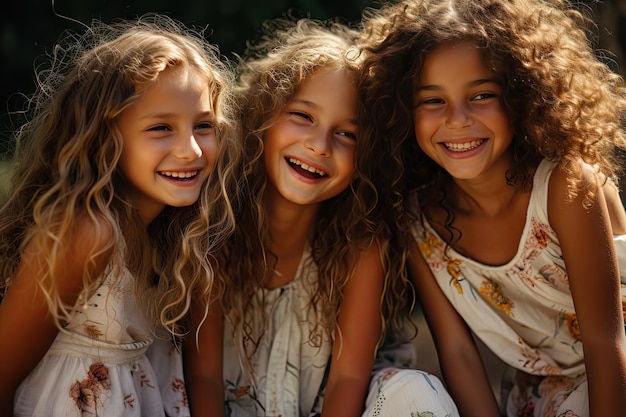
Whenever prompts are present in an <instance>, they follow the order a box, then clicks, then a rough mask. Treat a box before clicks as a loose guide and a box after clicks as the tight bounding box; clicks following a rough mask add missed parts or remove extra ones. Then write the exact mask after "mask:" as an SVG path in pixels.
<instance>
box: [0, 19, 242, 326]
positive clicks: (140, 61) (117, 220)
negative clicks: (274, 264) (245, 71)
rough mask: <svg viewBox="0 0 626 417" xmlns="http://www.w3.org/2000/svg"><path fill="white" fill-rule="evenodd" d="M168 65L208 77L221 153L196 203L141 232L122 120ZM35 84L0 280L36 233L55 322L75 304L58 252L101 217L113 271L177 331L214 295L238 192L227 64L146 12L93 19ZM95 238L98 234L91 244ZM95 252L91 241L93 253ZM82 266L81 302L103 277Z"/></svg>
mask: <svg viewBox="0 0 626 417" xmlns="http://www.w3.org/2000/svg"><path fill="white" fill-rule="evenodd" d="M168 68H183V69H185V70H187V71H190V72H193V73H194V74H195V75H197V76H198V77H199V79H203V80H206V83H207V84H208V85H209V87H210V91H211V99H212V104H213V110H214V112H215V115H216V127H217V131H218V142H219V145H218V157H217V162H216V166H215V168H214V170H213V172H212V173H211V175H210V178H209V179H208V180H207V182H206V184H205V186H204V187H203V190H202V192H201V195H200V198H199V200H198V201H197V202H196V203H195V204H193V205H192V206H188V207H181V208H175V207H166V208H165V210H164V211H163V212H162V213H161V214H160V215H159V216H158V217H157V218H156V219H155V220H154V221H153V222H152V223H151V224H150V225H149V227H148V230H146V228H145V227H144V226H143V224H142V223H141V220H140V218H139V215H138V213H137V211H136V210H135V208H134V207H133V206H132V204H131V202H130V200H129V199H128V197H127V196H126V195H125V191H124V179H123V178H122V175H121V174H120V172H119V170H118V162H119V159H120V155H121V152H122V143H123V142H122V137H121V135H120V132H119V129H118V127H117V122H118V119H119V116H120V114H121V113H122V112H123V111H124V109H126V108H127V107H128V106H129V105H131V104H132V103H133V102H135V101H136V100H137V99H138V98H139V97H141V95H142V94H143V93H144V92H145V91H146V90H147V89H148V88H149V87H150V86H151V85H152V84H153V83H154V82H155V81H156V80H157V78H158V76H159V74H161V73H162V72H163V71H165V70H166V69H168ZM37 81H38V86H37V90H36V92H35V94H34V96H33V97H32V99H31V101H30V103H31V116H30V118H29V120H28V122H27V123H26V124H25V125H24V126H23V128H22V129H20V130H19V131H18V132H17V135H16V136H17V146H16V157H15V164H14V174H13V186H12V190H11V193H10V195H9V197H8V199H7V201H6V202H5V203H4V205H3V206H2V208H1V209H0V271H1V272H0V273H1V276H0V289H2V291H4V290H5V289H6V288H7V287H8V286H9V285H10V284H11V277H12V276H13V274H14V273H15V271H16V268H17V266H18V264H19V263H20V260H21V254H22V251H23V250H24V248H25V247H26V246H27V245H28V244H29V243H31V242H32V243H33V244H34V245H35V247H36V249H37V250H39V251H40V253H42V254H43V256H44V257H45V259H46V262H47V265H48V268H47V270H46V271H43V273H42V275H41V276H38V277H37V280H38V284H39V288H40V289H41V290H42V291H43V293H44V294H45V296H46V298H47V301H48V304H49V308H50V312H51V313H52V315H53V317H55V319H56V320H57V323H61V322H62V321H63V320H65V319H67V318H68V316H69V314H70V313H71V311H72V310H73V307H74V306H70V305H64V304H63V302H62V301H61V300H60V298H59V296H58V282H59V281H60V280H62V279H63V277H62V276H57V275H55V274H54V273H53V272H52V271H55V270H58V268H56V263H57V259H56V256H55V254H56V253H57V252H59V251H61V249H62V247H63V245H64V244H65V243H66V242H67V241H68V239H70V238H71V236H72V233H73V230H74V225H75V219H76V218H77V217H78V216H82V217H87V218H88V219H91V220H92V221H93V224H94V225H95V228H96V235H100V236H103V233H105V230H104V229H103V225H106V227H107V228H108V229H110V231H111V233H112V236H113V238H112V239H111V240H110V242H109V244H108V247H106V248H101V249H102V252H104V251H110V253H111V254H112V255H111V257H110V260H109V262H110V264H111V265H112V267H113V268H116V269H114V271H115V270H116V271H118V272H119V271H120V269H121V268H124V267H127V268H128V269H129V270H130V271H131V273H132V274H133V275H134V277H135V282H136V287H137V288H136V289H137V292H136V293H137V294H138V295H141V296H138V297H137V301H138V303H139V304H140V305H141V306H142V307H143V308H144V310H145V313H146V314H147V315H148V317H149V318H150V319H151V322H152V323H160V325H161V326H164V327H166V328H167V329H169V330H170V331H171V332H173V333H174V334H179V333H180V332H182V331H184V330H185V329H184V328H183V327H184V326H182V323H183V322H182V321H181V319H182V318H183V317H185V316H186V314H187V311H188V309H189V304H190V300H191V297H192V295H193V296H194V297H204V296H205V295H207V294H208V293H209V291H210V288H211V284H212V280H213V273H212V265H213V261H212V258H211V253H212V252H213V251H214V249H215V248H217V247H218V246H219V245H220V244H221V243H222V242H223V241H224V240H225V238H226V236H227V235H228V234H229V233H230V231H231V230H232V229H233V224H234V221H233V212H232V209H231V205H230V201H229V198H228V193H225V192H224V191H225V190H232V189H233V186H232V184H233V181H235V179H234V176H233V175H232V171H231V163H230V162H231V161H235V160H237V159H238V157H239V155H238V154H239V153H240V152H239V149H240V147H239V143H238V142H237V141H235V138H236V135H235V128H234V126H235V125H234V124H233V119H232V108H233V104H234V103H233V101H232V91H231V88H232V84H233V81H234V77H233V75H232V73H231V70H230V69H229V68H228V67H227V66H226V65H225V64H224V63H222V61H221V60H220V58H219V54H218V51H217V49H216V48H215V47H214V46H212V45H211V44H209V43H208V42H207V41H206V40H205V39H204V37H203V34H202V32H200V31H194V30H192V29H191V28H187V27H185V26H183V25H182V24H180V23H178V22H176V21H174V20H172V19H170V18H168V17H166V16H160V15H146V16H143V17H141V18H139V19H137V20H133V21H116V22H114V23H112V24H110V25H107V24H104V23H102V22H98V21H94V22H93V23H92V25H91V26H90V27H89V28H88V29H87V30H86V31H85V33H83V34H81V35H77V34H73V33H69V34H67V36H65V37H64V38H62V40H61V41H59V42H58V44H57V45H56V46H55V48H54V51H53V54H52V55H51V62H50V65H49V67H48V68H46V69H43V70H41V71H40V72H39V73H38V77H37ZM101 240H102V239H99V236H94V242H98V241H101ZM94 246H95V245H94ZM97 255H98V253H96V249H95V248H91V253H90V257H89V258H90V259H92V260H95V258H96V256H97ZM122 260H123V261H122ZM85 271H86V273H85V276H84V284H85V285H84V293H83V297H82V299H84V297H86V296H89V295H90V292H91V291H93V290H94V289H95V288H97V287H98V286H99V285H100V284H101V282H102V280H103V278H104V277H102V276H90V274H89V268H88V265H86V266H85ZM147 290H148V291H150V296H145V294H146V291H147ZM80 299H81V297H79V300H80ZM79 302H80V301H79Z"/></svg>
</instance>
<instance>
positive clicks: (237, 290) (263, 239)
mask: <svg viewBox="0 0 626 417" xmlns="http://www.w3.org/2000/svg"><path fill="white" fill-rule="evenodd" d="M263 33H264V36H263V37H262V38H261V39H260V40H259V41H257V42H255V43H251V44H250V45H249V47H248V49H247V51H246V53H245V54H244V55H243V57H242V60H241V62H240V75H239V82H238V84H237V97H238V103H239V109H240V115H241V123H242V129H243V132H244V135H243V141H244V149H245V151H246V156H245V157H244V160H243V161H244V162H243V163H242V167H241V171H242V172H243V175H242V184H243V185H242V191H243V192H242V193H241V194H240V195H241V196H242V198H241V199H240V200H238V202H237V205H236V212H237V229H236V231H235V233H234V234H233V236H232V239H231V241H230V242H229V243H228V245H227V246H226V250H225V251H224V252H223V254H222V255H223V258H224V260H223V261H221V265H222V266H223V268H221V269H220V271H219V273H220V274H223V275H224V277H223V281H224V282H225V283H226V286H225V294H224V298H223V299H224V302H223V304H224V308H225V311H226V313H227V316H228V317H229V319H230V320H232V321H233V327H234V329H235V333H236V332H237V331H238V330H239V331H240V332H242V333H243V334H244V336H243V338H244V340H246V341H248V342H250V343H251V347H250V346H244V347H242V346H238V348H239V349H243V351H240V354H241V355H243V356H244V358H243V359H244V360H246V358H249V357H250V356H251V355H252V354H253V352H254V349H255V348H256V346H257V345H258V343H259V342H260V338H261V337H262V335H260V336H258V335H252V334H251V333H250V328H251V327H250V325H249V324H250V323H251V322H252V321H253V320H254V319H255V318H258V317H259V315H261V316H262V314H260V313H262V311H263V304H262V301H258V299H256V298H255V297H256V296H255V294H257V293H259V292H261V293H262V291H260V289H261V288H263V285H264V282H263V279H264V275H265V274H264V272H263V271H266V270H268V269H270V270H271V269H272V267H273V266H274V262H275V257H274V256H273V254H271V253H270V251H269V246H268V244H269V242H270V241H271V236H270V235H269V230H268V225H267V215H268V214H267V213H266V209H265V207H264V199H265V198H266V188H267V173H266V168H265V166H264V161H263V158H262V157H261V156H262V153H263V137H264V134H265V132H266V131H267V130H268V128H270V127H271V126H273V125H274V123H276V121H277V119H278V117H279V116H280V114H281V112H282V111H283V109H284V108H285V106H286V105H287V104H288V102H289V100H291V98H292V97H293V95H294V94H295V92H296V91H297V89H298V88H299V87H300V85H302V83H303V82H305V81H306V80H307V79H308V78H309V77H310V76H311V75H313V74H315V73H316V72H317V71H320V70H323V69H338V70H342V71H345V72H346V73H347V74H349V75H350V77H351V78H352V79H354V82H355V83H356V82H357V79H356V77H357V74H358V70H359V65H360V62H361V58H360V55H359V54H358V53H357V50H356V49H355V47H354V45H355V43H354V42H355V40H356V38H357V36H358V35H359V34H358V32H356V31H354V30H353V29H351V28H349V27H347V26H346V25H344V24H340V23H338V22H336V21H317V20H313V19H299V20H298V19H295V18H293V17H291V16H287V17H286V18H284V19H277V20H273V21H270V22H267V23H266V24H265V25H264V26H263ZM357 136H358V134H357ZM359 140H360V138H357V142H358V141H359ZM361 182H363V180H362V179H361V178H360V177H359V176H358V175H356V174H355V175H354V179H353V181H352V185H351V187H349V188H348V189H346V190H345V191H344V192H342V193H341V194H339V195H338V196H336V197H334V198H332V199H329V200H327V201H325V202H324V203H323V204H322V206H321V207H320V210H319V212H318V216H317V219H316V223H315V225H314V227H313V231H314V235H313V237H312V241H311V242H310V246H311V254H312V260H313V262H314V263H315V267H316V268H317V270H318V286H317V287H316V288H314V291H315V292H314V293H313V295H312V297H311V300H310V308H312V309H314V310H315V311H317V312H319V313H321V316H322V317H323V319H322V322H321V323H319V324H318V326H320V329H319V330H321V331H322V332H324V333H325V334H326V335H327V336H328V337H331V338H332V337H334V330H335V326H336V320H337V314H338V309H339V305H340V303H341V301H342V298H343V291H344V288H345V285H346V282H347V280H348V279H349V278H350V277H351V274H352V273H353V271H354V266H355V262H356V259H357V257H358V256H359V253H360V251H361V250H362V249H364V248H366V247H367V246H369V245H370V244H371V243H373V242H374V241H378V237H377V236H376V235H375V233H374V231H373V229H372V228H371V227H369V226H370V225H369V224H368V222H367V219H366V216H367V213H366V210H365V207H366V206H367V202H365V201H362V199H363V196H362V195H361V194H360V191H359V190H360V189H361V188H360V184H361ZM379 244H380V246H381V253H380V256H381V258H383V259H382V261H383V263H384V261H385V259H386V256H387V255H386V252H385V249H386V248H385V242H379ZM308 267H309V266H306V265H305V268H308ZM389 279H390V277H389V276H388V275H386V276H385V281H386V282H387V281H388V280H389ZM251 300H256V301H255V302H251ZM386 302H387V301H386V299H385V300H381V303H386ZM383 320H384V325H385V326H386V325H387V316H385V317H383ZM385 328H386V327H385ZM316 333H317V332H316V331H313V332H312V334H311V335H310V337H311V338H314V337H317V334H316ZM225 337H230V335H225ZM310 342H311V343H315V341H313V340H310Z"/></svg>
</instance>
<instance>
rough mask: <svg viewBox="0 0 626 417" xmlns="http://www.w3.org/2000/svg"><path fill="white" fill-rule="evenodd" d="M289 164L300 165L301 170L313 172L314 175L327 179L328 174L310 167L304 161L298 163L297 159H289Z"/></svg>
mask: <svg viewBox="0 0 626 417" xmlns="http://www.w3.org/2000/svg"><path fill="white" fill-rule="evenodd" d="M289 162H290V163H292V164H294V165H298V166H299V167H300V168H302V169H305V170H307V171H309V172H312V173H313V174H317V175H319V176H320V177H325V176H326V173H325V172H324V171H320V170H319V169H317V168H315V167H312V166H309V165H307V164H305V163H304V162H302V161H298V160H297V159H294V158H289Z"/></svg>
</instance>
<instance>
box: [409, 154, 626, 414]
mask: <svg viewBox="0 0 626 417" xmlns="http://www.w3.org/2000/svg"><path fill="white" fill-rule="evenodd" d="M554 167H555V164H553V163H551V162H549V161H546V160H544V161H542V162H541V163H540V165H539V166H538V168H537V170H536V172H535V177H534V180H533V189H532V192H531V196H530V200H529V204H528V208H527V212H526V223H525V225H524V229H523V231H522V234H521V236H520V239H519V244H518V247H517V252H516V253H515V255H514V256H513V257H512V259H511V260H510V261H509V262H507V263H506V264H503V265H485V264H482V263H480V262H478V261H476V260H474V259H471V258H469V257H466V256H464V255H462V254H460V253H458V252H456V251H455V250H454V248H452V247H449V246H446V243H445V241H443V240H442V239H441V238H440V237H439V235H438V234H437V232H436V231H435V230H434V229H433V228H432V227H431V226H430V224H429V223H428V221H427V220H426V219H423V221H418V222H415V223H414V225H413V229H412V232H413V237H414V238H415V241H416V242H417V244H418V247H419V249H420V251H421V253H422V255H423V256H424V258H425V260H426V262H427V264H428V266H429V268H430V270H431V272H432V273H433V276H434V278H435V280H436V281H437V283H438V285H439V288H440V289H441V291H442V292H443V293H444V294H445V296H446V298H447V299H448V300H449V301H450V303H451V304H452V305H453V306H454V308H455V309H456V310H457V311H458V312H459V314H460V315H461V316H463V318H464V319H465V321H466V323H467V324H468V326H469V327H470V329H471V330H472V331H473V332H474V334H475V335H476V336H477V337H479V338H480V339H481V340H482V341H483V342H484V344H485V345H486V346H487V347H488V348H489V349H490V350H491V351H492V352H493V353H495V354H496V355H497V356H498V357H499V358H500V359H501V360H502V361H503V362H505V363H506V364H508V365H509V366H511V367H512V368H515V369H518V370H519V371H520V372H524V373H525V374H528V375H534V376H535V377H536V378H537V380H538V381H541V385H533V387H534V388H536V389H539V388H540V389H541V390H539V391H537V390H535V391H528V392H531V393H532V394H533V395H534V397H532V398H531V397H529V396H528V395H526V396H524V395H525V394H524V395H522V397H523V398H522V397H520V398H522V399H521V400H519V401H518V402H513V403H511V404H513V405H511V407H512V408H510V409H509V412H508V414H507V415H508V416H526V415H533V417H534V416H544V415H545V416H551V417H553V416H570V415H571V416H588V394H587V391H586V374H585V365H584V355H583V348H582V341H581V335H580V328H579V326H578V319H577V316H576V313H575V309H574V304H573V299H572V294H571V290H570V288H569V280H568V276H567V270H566V268H565V262H564V259H563V254H562V251H561V247H560V242H559V240H558V236H557V235H556V233H555V231H554V230H552V228H551V227H550V223H549V219H548V213H547V205H548V203H547V202H548V184H549V178H550V175H551V173H552V170H553V169H554ZM417 203H418V202H417V201H415V200H414V204H416V205H415V207H416V208H418V207H419V205H418V204H417ZM572 227H574V226H572ZM614 242H615V248H616V253H617V257H618V262H619V265H620V275H621V280H622V284H626V277H625V275H626V236H616V237H615V238H614ZM451 263H452V264H453V267H449V265H450V264H451ZM457 285H458V286H460V290H459V289H458V288H456V286H457ZM622 297H623V298H622V299H623V300H625V302H626V293H625V292H623V293H622ZM515 388H519V387H514V390H515ZM512 393H513V391H512ZM518 394H519V393H518ZM529 398H530V399H529ZM518 399H519V398H518ZM546 404H549V407H553V408H554V409H552V408H549V407H548V406H546ZM538 407H541V411H537V410H538V409H539V408H538ZM557 409H558V410H557ZM533 410H534V411H533ZM545 410H548V411H547V414H544V411H545ZM533 412H534V414H532V413H533Z"/></svg>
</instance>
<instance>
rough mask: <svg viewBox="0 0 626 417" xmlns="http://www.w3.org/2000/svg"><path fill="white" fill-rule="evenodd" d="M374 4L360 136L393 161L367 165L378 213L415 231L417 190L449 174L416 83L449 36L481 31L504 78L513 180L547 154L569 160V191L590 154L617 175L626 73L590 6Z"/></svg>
mask: <svg viewBox="0 0 626 417" xmlns="http://www.w3.org/2000/svg"><path fill="white" fill-rule="evenodd" d="M364 16H365V17H364V35H363V37H362V39H361V41H362V45H361V46H362V48H363V50H364V51H366V53H367V57H366V60H365V63H364V65H363V67H362V68H363V76H362V77H361V83H360V85H359V94H360V98H361V100H362V101H363V106H362V108H361V114H360V119H361V120H360V129H361V130H360V136H361V137H362V138H363V142H362V143H366V144H367V146H368V147H371V148H374V149H375V151H373V152H367V153H362V154H361V155H363V156H364V157H371V158H374V159H375V160H376V162H377V164H378V166H380V167H384V169H379V168H376V167H377V165H376V164H374V163H373V162H364V163H363V164H362V166H364V167H373V168H374V169H375V171H371V172H366V173H365V175H366V176H367V177H369V178H371V179H372V180H373V182H374V186H375V188H376V189H377V190H378V192H379V193H380V195H379V201H380V204H381V206H380V207H378V208H377V209H376V210H377V216H378V218H379V219H381V221H382V222H383V223H386V224H387V225H388V226H389V228H390V229H391V230H398V231H406V230H408V224H409V222H410V221H413V220H412V219H411V218H410V217H411V216H410V213H411V209H410V208H408V207H406V206H407V199H406V197H407V196H408V195H410V194H411V193H413V192H416V191H417V193H418V195H419V199H420V201H422V202H423V201H430V202H439V203H441V202H443V201H445V198H446V196H445V191H444V190H445V189H446V186H445V185H446V184H448V183H449V181H451V178H450V176H449V175H448V174H447V173H446V172H445V170H443V168H441V167H439V166H438V165H437V164H436V163H435V162H433V161H432V160H431V159H430V158H429V157H428V156H427V155H426V154H425V153H424V152H423V151H421V150H420V148H419V147H418V145H417V140H416V137H415V132H414V128H413V116H412V112H413V93H412V92H413V91H414V85H415V83H416V82H417V81H418V80H417V77H418V76H419V74H420V72H421V69H422V66H423V64H424V60H425V59H426V56H427V55H428V54H429V52H431V51H433V50H434V49H435V48H437V47H438V46H439V45H441V44H443V43H447V42H451V41H463V40H469V41H471V42H473V44H474V45H476V46H477V47H478V48H479V50H480V51H481V54H482V56H483V59H484V61H485V63H486V65H487V67H488V68H489V69H490V70H491V71H492V72H493V74H494V75H495V77H496V79H497V80H498V81H499V82H500V83H501V85H502V87H503V95H502V99H501V100H502V106H503V108H504V109H505V111H506V113H507V115H508V118H509V122H510V124H511V126H512V129H513V132H514V139H513V145H512V146H513V154H514V158H515V164H514V166H512V167H511V169H510V170H509V172H507V181H508V182H509V184H511V185H513V186H515V187H519V188H520V189H523V190H528V189H530V187H532V179H533V174H534V171H535V169H536V167H537V164H538V163H539V162H540V160H541V159H544V158H545V159H549V160H552V161H555V162H559V163H560V164H561V166H562V167H563V168H564V169H566V170H567V172H568V173H569V178H570V180H569V185H570V186H569V194H570V196H571V197H574V196H575V195H576V193H577V190H578V187H577V186H578V181H579V180H580V178H581V177H580V169H581V168H580V167H581V165H580V164H579V161H581V160H582V161H584V162H586V163H588V164H590V165H592V166H594V167H597V169H598V170H599V171H600V172H601V173H603V174H604V175H605V176H606V177H607V178H617V176H618V175H619V173H620V170H621V169H622V167H621V159H622V158H623V155H624V153H623V150H624V149H625V148H626V136H625V132H624V125H625V123H626V95H625V92H626V89H625V86H624V80H623V79H622V78H621V77H620V76H619V75H617V74H615V73H614V72H612V71H611V70H610V69H609V67H608V66H607V65H606V64H605V63H603V62H602V61H601V59H599V58H598V57H599V55H596V53H595V51H594V49H593V46H592V39H593V38H592V37H591V35H592V32H591V28H592V27H593V26H592V24H591V20H590V19H588V18H587V17H585V15H583V13H582V12H581V11H580V10H576V9H574V8H572V7H570V6H569V4H568V3H567V2H565V1H563V0H551V1H546V0H405V1H403V2H400V3H394V4H387V5H385V6H383V7H382V8H380V9H369V10H367V11H366V13H365V15H364ZM357 152H358V149H357ZM588 192H590V193H593V192H594V190H589V191H588ZM405 237H406V236H405Z"/></svg>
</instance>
